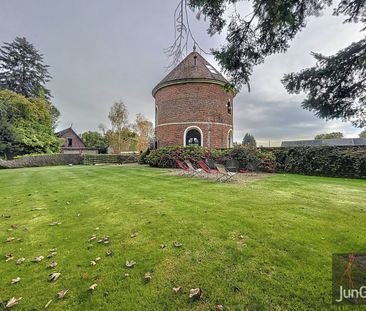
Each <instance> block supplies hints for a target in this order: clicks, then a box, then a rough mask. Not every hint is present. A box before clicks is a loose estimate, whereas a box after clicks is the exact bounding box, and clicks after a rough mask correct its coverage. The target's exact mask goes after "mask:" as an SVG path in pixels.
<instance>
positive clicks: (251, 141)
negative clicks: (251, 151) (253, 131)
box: [243, 133, 257, 147]
mask: <svg viewBox="0 0 366 311" xmlns="http://www.w3.org/2000/svg"><path fill="white" fill-rule="evenodd" d="M243 145H244V146H250V147H257V142H256V141H255V138H254V136H253V135H250V134H249V133H246V134H245V136H244V138H243Z"/></svg>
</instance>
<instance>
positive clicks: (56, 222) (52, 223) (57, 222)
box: [49, 221, 61, 227]
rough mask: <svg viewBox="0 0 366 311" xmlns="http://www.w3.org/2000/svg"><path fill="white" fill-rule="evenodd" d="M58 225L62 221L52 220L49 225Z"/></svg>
mask: <svg viewBox="0 0 366 311" xmlns="http://www.w3.org/2000/svg"><path fill="white" fill-rule="evenodd" d="M58 225H61V222H60V221H54V222H51V223H50V224H49V226H51V227H52V226H58Z"/></svg>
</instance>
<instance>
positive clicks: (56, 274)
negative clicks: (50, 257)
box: [48, 272, 61, 282]
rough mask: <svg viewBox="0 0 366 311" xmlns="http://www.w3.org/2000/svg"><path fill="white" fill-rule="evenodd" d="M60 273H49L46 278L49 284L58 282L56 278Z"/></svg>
mask: <svg viewBox="0 0 366 311" xmlns="http://www.w3.org/2000/svg"><path fill="white" fill-rule="evenodd" d="M60 275H61V273H59V272H54V273H51V274H50V275H49V276H48V280H49V281H50V282H56V281H57V280H58V278H59V277H60Z"/></svg>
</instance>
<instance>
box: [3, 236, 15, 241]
mask: <svg viewBox="0 0 366 311" xmlns="http://www.w3.org/2000/svg"><path fill="white" fill-rule="evenodd" d="M14 240H15V238H14V237H12V236H10V237H8V238H7V239H6V240H5V241H6V242H11V241H14Z"/></svg>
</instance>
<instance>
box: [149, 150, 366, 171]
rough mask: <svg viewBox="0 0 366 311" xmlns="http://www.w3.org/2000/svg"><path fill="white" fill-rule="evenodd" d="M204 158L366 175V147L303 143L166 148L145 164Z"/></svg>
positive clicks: (261, 167)
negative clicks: (291, 145)
mask: <svg viewBox="0 0 366 311" xmlns="http://www.w3.org/2000/svg"><path fill="white" fill-rule="evenodd" d="M204 158H211V159H213V160H214V161H216V162H218V163H223V164H225V162H226V161H227V160H229V159H235V160H237V161H238V162H239V167H240V168H241V169H245V170H249V171H262V172H284V173H295V174H304V175H315V176H329V177H351V178H366V146H358V147H356V146H308V147H306V146H304V147H293V148H284V147H280V148H258V149H256V148H250V147H243V146H236V147H234V148H232V149H215V150H211V151H210V150H208V149H206V148H200V147H191V146H190V147H181V146H176V147H166V148H160V149H157V150H151V151H150V153H149V154H148V155H144V163H147V164H149V165H150V166H154V167H163V168H174V167H176V160H177V159H179V160H181V161H184V160H190V161H191V162H192V163H193V164H195V163H197V162H198V161H199V160H202V159H204Z"/></svg>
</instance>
